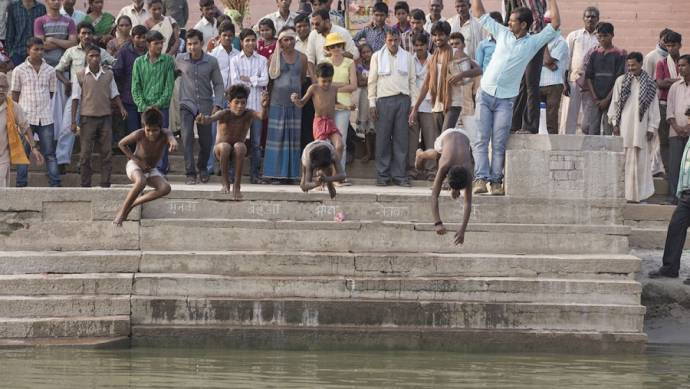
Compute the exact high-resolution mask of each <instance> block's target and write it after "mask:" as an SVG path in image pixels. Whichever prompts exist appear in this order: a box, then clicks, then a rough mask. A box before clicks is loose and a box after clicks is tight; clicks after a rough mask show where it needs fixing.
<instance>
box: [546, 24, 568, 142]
mask: <svg viewBox="0 0 690 389" xmlns="http://www.w3.org/2000/svg"><path fill="white" fill-rule="evenodd" d="M568 60H569V55H568V43H567V42H566V41H565V39H563V35H558V37H557V38H556V39H554V40H552V41H551V42H549V44H548V45H547V46H546V50H545V51H544V65H543V66H542V69H541V77H540V79H539V92H540V95H541V96H540V101H541V102H546V128H547V129H548V132H549V134H558V110H559V109H560V107H561V96H563V88H564V86H563V81H564V80H565V71H566V70H567V69H568Z"/></svg>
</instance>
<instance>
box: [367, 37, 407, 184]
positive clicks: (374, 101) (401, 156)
mask: <svg viewBox="0 0 690 389" xmlns="http://www.w3.org/2000/svg"><path fill="white" fill-rule="evenodd" d="M415 78H416V72H415V65H414V59H413V57H412V55H411V54H410V53H408V52H407V51H405V50H403V49H401V48H400V32H398V31H397V30H394V29H389V30H387V31H386V45H385V46H384V47H383V48H381V50H379V51H377V52H376V53H374V55H373V56H372V57H371V65H370V67H369V80H368V89H369V107H371V108H370V115H371V118H372V119H374V121H375V123H376V124H375V127H376V185H378V186H387V185H389V184H390V182H391V180H392V181H393V183H394V184H396V185H399V186H406V187H409V186H411V184H410V179H409V177H408V176H407V151H408V150H407V148H408V147H407V146H408V131H409V124H408V122H407V118H408V116H409V115H410V105H411V97H412V96H415V95H416V94H417V91H416V88H417V85H416V83H415Z"/></svg>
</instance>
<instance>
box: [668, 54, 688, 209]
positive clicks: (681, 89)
mask: <svg viewBox="0 0 690 389" xmlns="http://www.w3.org/2000/svg"><path fill="white" fill-rule="evenodd" d="M678 74H679V75H680V76H681V77H682V78H681V79H680V80H678V81H676V82H675V83H674V84H673V85H671V89H669V90H668V98H667V100H666V121H667V122H668V124H669V126H670V128H669V135H668V148H669V157H668V158H669V169H668V189H669V192H668V193H669V197H671V198H670V199H669V200H670V201H671V202H672V203H673V204H677V203H678V199H677V198H676V196H675V194H676V187H677V185H678V175H679V173H680V164H681V159H682V158H683V150H684V149H685V144H686V143H688V135H690V123H688V118H687V116H685V111H687V110H688V108H690V55H683V56H681V57H680V58H679V59H678Z"/></svg>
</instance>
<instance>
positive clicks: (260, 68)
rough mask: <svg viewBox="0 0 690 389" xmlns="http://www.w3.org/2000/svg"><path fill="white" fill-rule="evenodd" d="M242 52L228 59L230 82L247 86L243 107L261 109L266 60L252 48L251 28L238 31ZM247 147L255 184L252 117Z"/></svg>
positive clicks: (257, 152)
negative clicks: (246, 97) (245, 105)
mask: <svg viewBox="0 0 690 389" xmlns="http://www.w3.org/2000/svg"><path fill="white" fill-rule="evenodd" d="M240 41H241V42H242V51H241V52H240V53H239V54H238V55H236V56H235V57H233V58H232V59H231V60H230V83H231V84H232V85H235V84H242V85H244V86H246V87H247V88H248V89H249V98H248V99H247V109H251V110H252V111H255V112H261V111H262V110H263V107H262V106H261V99H262V95H263V92H264V90H265V89H266V86H267V85H268V62H267V61H266V58H264V57H263V56H261V55H259V53H257V52H256V51H255V48H256V33H255V32H254V31H253V30H251V29H248V28H246V29H244V30H242V32H240ZM249 139H250V143H251V149H250V150H249V156H250V161H251V165H250V175H251V183H252V184H258V183H259V166H260V164H261V121H259V120H254V121H253V122H252V124H251V128H250V129H249Z"/></svg>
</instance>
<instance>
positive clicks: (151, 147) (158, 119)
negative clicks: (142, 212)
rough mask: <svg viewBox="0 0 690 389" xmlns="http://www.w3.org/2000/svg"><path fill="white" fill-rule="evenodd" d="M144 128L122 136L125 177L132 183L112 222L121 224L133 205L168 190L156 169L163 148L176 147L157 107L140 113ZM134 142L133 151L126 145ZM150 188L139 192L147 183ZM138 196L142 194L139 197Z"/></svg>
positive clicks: (152, 198) (161, 175) (120, 146)
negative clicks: (125, 165)
mask: <svg viewBox="0 0 690 389" xmlns="http://www.w3.org/2000/svg"><path fill="white" fill-rule="evenodd" d="M142 121H143V122H144V128H143V129H139V130H136V131H134V132H133V133H131V134H129V135H127V136H126V137H125V138H123V139H122V140H121V141H120V143H118V147H119V148H120V150H122V153H123V154H124V155H126V156H127V158H128V159H129V161H128V162H127V167H126V171H127V177H128V178H129V179H130V180H131V181H132V182H133V183H134V186H133V187H132V190H130V191H129V193H128V194H127V198H125V202H124V204H122V208H121V209H120V211H119V212H118V213H117V216H116V217H115V220H113V224H115V225H117V226H122V222H123V221H125V220H126V219H127V215H129V213H130V212H131V211H132V209H134V207H136V206H137V205H141V204H144V203H147V202H149V201H153V200H155V199H157V198H159V197H163V196H165V195H167V194H168V193H170V184H168V182H167V181H166V180H165V177H164V176H163V174H161V172H160V171H159V170H158V169H157V168H156V165H157V164H158V162H159V161H160V160H161V158H162V157H163V152H164V151H165V149H166V147H167V148H168V151H169V152H171V153H172V152H173V151H175V150H176V149H177V141H176V140H175V136H174V135H173V134H172V132H170V130H168V129H167V128H163V114H162V113H161V111H159V110H157V109H156V108H149V109H147V110H146V112H144V114H143V115H142ZM130 144H135V145H136V149H135V150H134V153H132V151H131V150H130V148H129V145H130ZM147 184H148V185H149V186H151V187H153V191H151V192H147V193H146V194H143V195H141V193H142V192H143V191H144V188H146V185H147ZM140 195H141V196H140Z"/></svg>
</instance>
